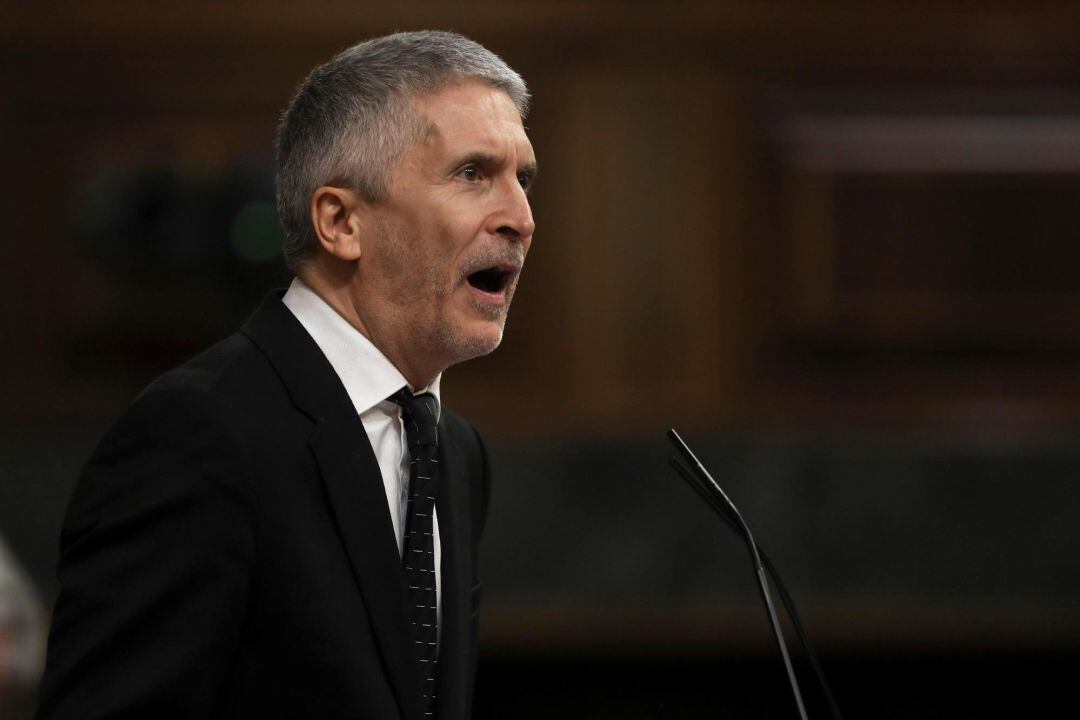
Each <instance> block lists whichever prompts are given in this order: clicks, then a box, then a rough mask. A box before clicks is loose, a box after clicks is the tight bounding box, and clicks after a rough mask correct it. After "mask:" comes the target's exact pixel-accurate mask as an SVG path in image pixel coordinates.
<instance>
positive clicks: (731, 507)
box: [667, 428, 842, 720]
mask: <svg viewBox="0 0 1080 720" xmlns="http://www.w3.org/2000/svg"><path fill="white" fill-rule="evenodd" d="M667 434H668V439H669V440H671V443H672V445H674V446H675V449H676V450H677V451H678V452H679V453H680V454H681V455H682V456H683V457H684V458H685V459H686V461H687V462H688V463H689V467H687V466H686V465H684V464H683V463H682V462H681V461H680V460H679V458H678V457H677V456H675V455H672V456H671V458H670V462H671V466H672V467H673V468H675V470H676V472H678V473H679V475H680V476H682V478H683V480H685V481H686V482H687V484H688V485H690V487H691V488H693V489H694V491H695V492H697V493H698V495H699V496H700V497H701V499H702V500H704V501H705V504H706V505H708V506H709V507H710V508H712V510H713V511H714V512H715V513H716V514H717V515H719V516H720V519H721V520H723V521H724V522H725V524H727V525H728V527H730V528H731V529H732V530H734V531H735V532H736V533H738V534H740V535H741V536H742V537H743V540H745V542H746V547H747V549H748V550H749V551H750V560H751V562H752V563H753V564H754V571H755V576H756V578H757V581H758V589H759V590H760V592H761V597H762V599H763V600H764V602H765V609H766V610H767V611H768V614H769V622H770V624H771V626H772V631H773V636H774V637H775V638H776V644H777V647H779V649H780V656H781V657H782V658H783V661H784V669H785V671H786V672H787V677H788V683H789V685H790V686H791V693H792V695H793V696H794V698H795V705H796V706H797V707H798V710H799V717H800V718H801V719H802V720H807V715H806V706H805V704H804V703H803V699H802V692H801V691H800V690H799V682H798V680H797V679H796V677H795V669H794V667H792V664H791V656H790V655H789V653H788V649H787V643H786V642H785V641H784V633H783V631H782V630H781V628H780V621H779V620H778V619H777V617H776V608H775V606H774V605H773V601H772V596H771V595H770V593H769V583H768V580H767V579H766V577H765V573H766V571H767V572H768V574H769V576H770V577H771V578H772V581H773V584H774V585H775V586H776V589H777V590H778V591H779V593H780V600H781V602H783V604H784V608H785V609H786V610H787V614H788V617H789V618H790V619H791V624H792V626H793V627H794V628H795V634H796V635H798V637H799V643H800V644H801V646H802V648H803V651H804V652H805V653H806V657H807V659H808V660H809V662H810V667H811V668H812V669H813V671H814V675H815V677H816V678H817V681H818V685H819V687H820V688H821V691H822V694H823V695H824V696H825V701H826V703H827V704H828V706H829V712H830V714H831V716H832V717H833V719H834V720H842V716H841V715H840V708H839V707H838V706H837V704H836V699H835V697H834V696H833V693H832V689H831V688H830V687H829V683H828V681H827V680H826V679H825V672H824V671H823V670H822V668H821V663H820V662H818V658H817V654H816V653H815V652H814V648H813V646H812V645H811V644H810V639H809V638H808V637H807V635H806V631H805V630H804V629H803V624H802V622H801V621H800V620H799V614H798V612H796V610H795V603H794V602H793V601H792V599H791V595H790V594H789V593H788V591H787V588H786V587H785V586H784V583H783V581H782V580H781V579H780V574H779V573H778V572H777V571H776V567H775V566H774V565H773V563H772V561H771V560H770V559H769V556H768V555H767V554H766V553H765V551H764V550H763V549H762V548H761V547H759V546H758V544H757V543H756V542H754V536H753V534H752V533H751V532H750V526H749V525H747V524H746V521H745V520H744V519H743V517H742V513H740V512H739V510H738V508H736V507H735V503H733V502H732V501H731V498H729V497H728V496H727V493H725V492H724V490H723V488H721V487H720V485H719V484H718V483H717V482H716V480H714V479H713V477H712V475H710V474H709V471H708V470H706V469H705V466H704V465H702V464H701V461H700V460H698V459H697V456H696V455H694V453H693V451H691V450H690V448H689V446H687V444H686V443H685V442H683V439H682V438H681V437H679V433H677V432H675V429H674V428H672V429H670V430H668V433H667Z"/></svg>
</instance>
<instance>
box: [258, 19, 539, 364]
mask: <svg viewBox="0 0 1080 720" xmlns="http://www.w3.org/2000/svg"><path fill="white" fill-rule="evenodd" d="M527 100H528V92H527V90H526V88H525V85H524V83H523V81H522V80H521V78H520V77H519V76H518V75H517V74H516V73H515V72H514V71H513V70H511V69H510V68H509V67H507V66H506V64H505V63H503V61H502V60H500V59H499V58H498V57H496V56H495V55H494V54H492V53H491V52H490V51H488V50H486V49H484V48H483V47H481V46H480V45H478V44H476V43H474V42H472V41H471V40H468V39H466V38H463V37H461V36H459V35H455V34H452V33H442V32H421V33H400V34H397V35H391V36H388V37H385V38H379V39H376V40H370V41H368V42H365V43H361V44H359V45H357V46H355V47H352V48H350V49H348V50H346V51H344V52H342V53H340V54H339V55H337V56H336V57H335V58H334V59H332V60H331V61H330V62H329V63H327V64H326V65H323V66H321V67H319V68H316V69H315V70H314V71H313V72H312V74H311V76H309V78H308V79H307V80H306V81H305V82H304V84H303V85H302V86H301V88H300V89H299V91H298V92H297V94H296V97H295V98H294V99H293V101H292V103H291V105H290V106H289V109H288V110H287V111H286V113H285V116H284V119H283V121H282V124H281V129H280V132H279V136H278V207H279V212H280V215H281V220H282V224H283V226H284V227H285V230H286V235H287V239H286V245H285V254H286V262H287V263H288V265H289V267H290V269H292V270H293V271H294V272H296V273H297V274H298V275H300V276H301V277H303V278H304V279H305V280H307V281H308V282H309V284H312V285H313V286H314V287H315V289H316V291H317V292H319V293H320V295H323V297H324V299H327V300H328V301H329V302H330V303H331V304H332V305H334V307H335V309H336V310H338V312H340V313H342V314H343V315H344V316H345V317H346V318H347V319H349V320H350V321H351V322H352V323H353V324H354V325H355V326H356V327H357V328H358V329H360V330H361V332H363V333H364V334H365V335H367V336H368V337H369V338H370V339H371V340H372V341H373V342H375V344H376V345H377V346H378V347H379V348H380V349H381V350H382V351H383V352H384V353H385V354H386V355H387V357H388V358H390V360H391V361H392V362H394V363H395V365H397V366H398V368H399V369H400V370H402V372H403V373H404V374H405V375H406V377H408V378H409V380H410V382H414V384H417V383H421V384H422V383H423V382H426V381H429V380H430V379H431V378H432V377H433V376H434V374H436V373H438V372H441V371H442V370H443V369H445V368H446V367H448V366H450V365H452V364H454V363H456V362H460V361H462V360H466V359H468V358H471V357H476V356H477V355H481V354H485V353H487V352H490V351H491V350H493V349H494V348H495V347H496V346H497V345H498V344H499V341H500V339H501V337H502V328H503V323H504V321H505V318H506V311H507V308H508V307H509V304H510V299H511V297H512V295H513V291H514V288H515V286H516V283H517V277H518V273H519V271H520V269H521V264H522V262H523V261H524V259H525V254H526V253H527V251H528V249H529V245H530V244H531V241H532V233H533V220H532V213H531V209H530V208H529V203H528V199H527V197H526V194H525V193H526V190H527V189H528V186H529V184H530V183H531V181H532V178H533V176H534V175H535V159H534V156H533V152H532V146H531V145H530V144H529V141H528V138H527V137H526V135H525V130H524V127H523V126H522V122H521V120H522V117H523V116H524V113H525V110H526V104H527Z"/></svg>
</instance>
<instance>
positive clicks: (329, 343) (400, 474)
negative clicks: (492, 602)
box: [282, 278, 442, 635]
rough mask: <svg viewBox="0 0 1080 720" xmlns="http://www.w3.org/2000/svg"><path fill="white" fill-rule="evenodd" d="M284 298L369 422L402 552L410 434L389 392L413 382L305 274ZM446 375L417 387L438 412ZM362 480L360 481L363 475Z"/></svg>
mask: <svg viewBox="0 0 1080 720" xmlns="http://www.w3.org/2000/svg"><path fill="white" fill-rule="evenodd" d="M282 302H284V303H285V306H286V307H287V308H289V310H291V311H292V314H293V315H295V316H296V319H297V320H299V321H300V324H301V325H303V326H304V329H305V330H307V331H308V334H309V335H311V337H312V339H313V340H315V344H316V345H318V346H319V349H320V350H322V352H323V355H325V356H326V359H327V360H329V361H330V365H331V366H332V367H333V368H334V372H336V373H337V376H338V377H339V378H340V379H341V383H342V384H343V385H344V386H345V391H346V392H347V393H348V394H349V399H350V400H351V401H352V404H353V406H354V407H355V408H356V412H357V414H358V415H359V416H360V421H361V422H362V423H363V424H364V431H365V432H366V433H367V436H368V440H370V441H371V448H372V449H373V450H374V451H375V459H376V460H377V461H378V462H379V472H380V473H381V474H382V480H383V486H384V487H385V489H386V504H387V507H388V508H389V510H390V520H391V521H392V522H393V525H394V535H395V537H396V539H397V547H398V554H401V552H402V548H403V545H404V541H405V537H404V536H405V512H406V506H407V505H408V499H409V443H408V441H407V439H406V437H405V423H404V421H403V420H402V419H401V408H400V407H398V406H397V405H395V404H394V403H392V402H390V401H389V400H387V399H386V398H388V397H390V396H391V395H393V394H394V393H395V392H397V391H398V390H400V389H401V388H402V387H404V386H407V385H408V384H409V383H408V381H407V380H406V379H405V376H404V375H402V374H401V372H400V371H399V370H398V369H397V368H396V367H394V364H393V363H392V362H390V361H389V360H388V359H387V358H386V356H385V355H383V354H382V352H381V351H380V350H379V349H378V348H377V347H375V345H374V344H373V343H372V342H371V341H370V340H368V339H367V338H366V337H365V336H364V335H363V334H362V333H361V332H360V331H359V330H357V329H356V328H354V327H353V326H352V325H350V324H349V322H348V321H347V320H346V319H345V318H343V317H341V315H338V313H337V311H336V310H334V309H333V308H332V307H330V306H329V305H328V304H327V303H326V301H324V300H323V299H322V298H321V297H319V296H318V295H316V294H315V291H314V290H312V289H311V288H310V287H309V286H308V285H307V283H305V282H304V281H303V280H301V279H300V278H295V279H294V280H293V281H292V284H291V285H289V289H288V291H287V292H286V293H285V297H284V298H282ZM441 381H442V374H441V373H440V374H439V375H438V376H436V378H435V380H434V381H433V382H432V383H431V385H429V386H428V387H426V388H424V389H422V390H417V391H415V392H416V394H419V393H421V392H429V393H431V394H432V395H434V396H435V413H436V417H438V414H439V413H440V412H441V411H442V401H441V399H440V397H439V384H440V382H441ZM356 481H357V482H360V478H357V479H356ZM432 521H433V523H434V536H435V537H434V540H435V596H436V603H435V604H436V605H437V606H438V611H437V612H438V618H439V619H438V623H439V630H440V635H441V630H442V546H441V544H440V542H439V511H438V508H436V509H435V512H434V514H433V516H432Z"/></svg>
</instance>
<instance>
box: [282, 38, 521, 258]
mask: <svg viewBox="0 0 1080 720" xmlns="http://www.w3.org/2000/svg"><path fill="white" fill-rule="evenodd" d="M470 79H474V80H480V81H481V82H485V83H487V84H489V85H491V86H492V87H495V88H499V89H501V90H503V91H505V92H506V94H507V95H508V96H509V97H510V99H511V100H512V101H513V103H514V105H515V106H516V107H517V110H518V112H519V113H520V114H521V117H522V118H524V117H525V115H526V113H527V112H528V106H529V90H528V88H527V87H526V85H525V81H524V80H522V79H521V76H520V75H518V74H517V73H516V72H514V71H513V70H512V69H511V68H510V67H509V66H508V65H507V64H506V63H505V62H503V60H502V59H501V58H500V57H499V56H497V55H496V54H495V53H493V52H491V51H490V50H488V49H487V48H485V47H483V46H482V45H480V44H479V43H476V42H474V41H472V40H469V39H468V38H466V37H463V36H461V35H458V34H457V33H452V32H441V31H434V30H424V31H420V32H403V33H395V34H393V35H387V36H385V37H380V38H375V39H372V40H367V41H365V42H362V43H359V44H358V45H354V46H352V47H350V48H348V49H346V50H343V51H342V52H340V53H338V54H337V55H335V56H334V57H333V58H332V59H331V60H330V61H329V62H327V63H326V64H324V65H320V66H318V67H317V68H315V69H314V70H312V71H311V74H310V75H308V77H307V79H305V80H304V82H303V83H301V85H300V87H299V89H298V90H297V91H296V94H295V95H294V96H293V99H292V101H291V102H290V103H289V106H288V108H287V109H286V110H285V112H284V114H283V115H282V119H281V124H280V125H279V127H278V133H277V206H278V217H279V218H280V220H281V225H282V228H283V229H284V230H285V244H284V248H283V251H284V255H285V264H286V266H287V267H288V268H289V270H291V271H292V272H293V273H295V272H297V270H298V269H299V268H300V267H301V266H302V265H303V264H304V263H305V262H306V261H307V260H308V259H310V258H311V257H312V256H314V255H315V252H316V250H317V249H318V245H319V243H318V238H317V237H316V236H315V231H314V228H313V227H312V223H311V212H310V203H311V196H312V194H313V193H314V192H315V190H316V189H317V188H319V187H321V186H323V185H335V186H339V187H347V188H349V189H352V190H354V191H356V192H358V193H359V194H360V195H361V196H362V197H364V198H365V199H367V200H371V201H377V200H381V199H384V198H385V197H386V194H387V193H388V191H389V186H390V179H391V174H392V173H393V170H394V168H395V167H396V166H397V161H398V159H399V158H400V157H401V155H402V154H403V153H404V152H405V151H407V150H408V149H409V148H410V147H412V146H413V145H414V144H415V143H416V142H419V140H420V139H421V137H422V136H423V133H424V132H425V130H426V128H427V123H426V120H425V119H424V118H423V117H422V116H421V115H420V113H419V112H417V111H416V110H415V109H414V108H413V106H412V103H411V99H412V98H413V97H415V96H419V95H424V94H428V93H432V92H436V91H438V90H441V89H442V88H444V87H446V86H449V85H451V84H454V83H456V82H461V81H463V80H470Z"/></svg>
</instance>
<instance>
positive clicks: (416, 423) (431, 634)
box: [390, 388, 439, 718]
mask: <svg viewBox="0 0 1080 720" xmlns="http://www.w3.org/2000/svg"><path fill="white" fill-rule="evenodd" d="M390 401H391V402H393V403H396V404H397V405H400V406H401V417H402V419H403V420H404V421H405V435H406V437H407V438H408V440H409V458H410V462H409V501H408V505H407V507H406V511H405V543H404V550H403V551H402V558H401V559H402V562H403V563H404V566H405V581H406V584H407V586H408V588H409V600H410V605H411V615H412V623H413V631H414V632H413V643H414V644H413V648H414V650H415V654H416V660H417V662H418V664H419V665H420V674H421V677H422V678H423V686H422V690H421V692H422V693H423V703H424V713H425V717H429V718H430V717H433V716H434V709H435V677H436V670H437V669H438V646H437V644H436V643H437V641H438V640H437V638H438V609H437V607H438V606H437V604H436V600H437V598H438V596H437V594H436V590H435V583H436V576H435V536H434V519H433V518H434V514H435V494H436V489H437V488H438V485H439V429H438V417H437V414H436V413H437V401H436V400H435V396H433V395H431V394H430V393H423V394H420V395H413V394H412V393H410V392H409V390H408V388H402V389H401V390H398V391H397V392H396V393H394V394H393V395H391V396H390Z"/></svg>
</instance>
